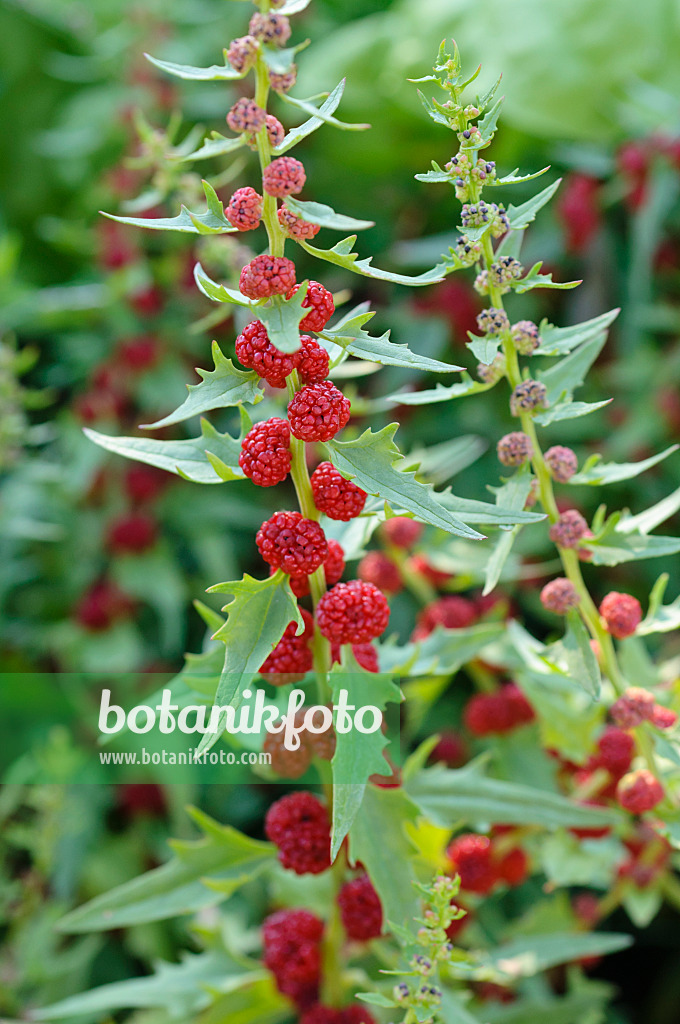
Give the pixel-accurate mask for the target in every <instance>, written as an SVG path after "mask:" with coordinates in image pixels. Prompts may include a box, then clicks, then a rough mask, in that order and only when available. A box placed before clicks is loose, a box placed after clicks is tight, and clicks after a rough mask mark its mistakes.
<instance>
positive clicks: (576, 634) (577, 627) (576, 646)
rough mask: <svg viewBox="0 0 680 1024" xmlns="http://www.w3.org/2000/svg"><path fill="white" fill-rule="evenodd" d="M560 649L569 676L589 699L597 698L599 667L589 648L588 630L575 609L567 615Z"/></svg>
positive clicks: (599, 681)
mask: <svg viewBox="0 0 680 1024" xmlns="http://www.w3.org/2000/svg"><path fill="white" fill-rule="evenodd" d="M562 647H563V648H564V653H565V657H566V661H567V668H568V670H569V674H570V676H571V677H572V678H573V679H576V680H578V682H580V683H581V685H582V686H583V688H584V689H585V690H587V692H588V693H589V694H590V695H591V697H594V698H596V697H599V695H600V686H601V685H602V677H601V675H600V667H599V665H598V663H597V658H596V657H595V653H594V651H593V649H592V647H591V646H590V636H589V634H588V630H587V629H586V627H585V626H584V625H583V620H582V619H581V616H580V615H579V613H578V612H577V611H576V609H572V610H571V611H570V612H568V613H567V631H566V633H565V634H564V637H563V639H562Z"/></svg>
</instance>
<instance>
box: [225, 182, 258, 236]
mask: <svg viewBox="0 0 680 1024" xmlns="http://www.w3.org/2000/svg"><path fill="white" fill-rule="evenodd" d="M262 201H263V200H262V196H261V195H260V194H259V192H256V191H255V189H254V188H239V189H237V190H236V191H235V192H234V194H233V196H232V197H231V199H230V200H229V203H228V205H227V206H226V207H225V210H224V216H225V217H226V218H227V220H228V221H229V223H230V224H231V225H232V227H235V228H238V230H239V231H253V230H254V229H255V228H256V227H257V226H258V224H259V223H260V218H261V217H262Z"/></svg>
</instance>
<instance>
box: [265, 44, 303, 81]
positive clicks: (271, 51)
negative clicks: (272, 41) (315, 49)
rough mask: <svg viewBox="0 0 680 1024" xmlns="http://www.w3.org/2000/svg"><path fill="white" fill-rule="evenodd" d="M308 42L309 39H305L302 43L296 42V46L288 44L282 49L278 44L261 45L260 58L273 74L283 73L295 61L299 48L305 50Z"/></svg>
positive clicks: (288, 69)
mask: <svg viewBox="0 0 680 1024" xmlns="http://www.w3.org/2000/svg"><path fill="white" fill-rule="evenodd" d="M309 44H310V40H309V39H306V40H305V41H304V42H303V43H298V44H297V46H288V47H285V48H283V49H282V48H280V47H278V46H263V47H262V49H261V53H262V59H263V60H264V62H265V64H266V65H267V67H268V68H269V70H270V71H273V72H274V74H276V75H285V73H286V72H287V71H290V69H291V67H292V66H293V64H294V63H295V56H296V54H298V53H299V52H300V50H305V49H306V48H307V47H308V46H309Z"/></svg>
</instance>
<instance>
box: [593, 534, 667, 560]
mask: <svg viewBox="0 0 680 1024" xmlns="http://www.w3.org/2000/svg"><path fill="white" fill-rule="evenodd" d="M583 546H584V547H585V548H586V549H587V550H588V551H590V553H591V555H592V561H593V563H594V564H595V565H620V564H621V563H622V562H637V561H640V560H641V559H644V558H665V557H667V556H668V555H675V554H677V553H678V551H680V537H650V536H648V535H647V534H643V533H637V532H624V531H623V530H621V529H620V528H617V529H615V530H614V531H612V532H610V533H607V534H606V535H605V536H604V537H603V539H602V540H600V539H599V538H597V537H596V538H595V539H594V540H589V541H586V542H584V545H583Z"/></svg>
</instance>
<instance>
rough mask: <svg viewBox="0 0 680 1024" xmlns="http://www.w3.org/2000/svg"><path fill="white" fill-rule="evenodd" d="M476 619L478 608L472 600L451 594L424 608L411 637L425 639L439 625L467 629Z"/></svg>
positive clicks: (447, 627)
mask: <svg viewBox="0 0 680 1024" xmlns="http://www.w3.org/2000/svg"><path fill="white" fill-rule="evenodd" d="M476 619H477V609H476V607H475V605H474V603H473V602H472V601H468V599H467V598H465V597H459V596H458V594H449V595H447V596H446V597H440V598H439V600H438V601H433V602H432V604H429V605H427V607H425V608H423V610H422V612H420V614H419V615H418V622H417V625H416V628H415V629H414V630H413V634H412V637H411V639H413V640H423V639H424V638H425V637H426V636H429V635H430V633H431V632H432V630H433V629H436V627H437V626H442V627H443V628H444V629H467V627H468V626H471V625H472V624H473V622H475V620H476Z"/></svg>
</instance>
